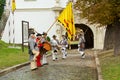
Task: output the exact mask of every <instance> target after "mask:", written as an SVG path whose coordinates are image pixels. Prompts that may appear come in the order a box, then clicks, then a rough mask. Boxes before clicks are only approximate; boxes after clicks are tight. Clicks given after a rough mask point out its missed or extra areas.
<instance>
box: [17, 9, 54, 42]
mask: <svg viewBox="0 0 120 80" xmlns="http://www.w3.org/2000/svg"><path fill="white" fill-rule="evenodd" d="M22 20H24V21H28V22H29V27H30V28H34V29H35V30H36V31H37V32H39V33H43V32H46V31H47V30H48V29H49V27H50V26H51V24H52V23H53V22H54V20H55V14H54V12H53V11H34V12H16V14H15V34H17V35H18V36H17V35H16V36H15V38H16V41H15V43H21V37H22V35H21V34H22V24H21V21H22ZM52 33H53V34H55V27H54V28H52ZM51 35H52V34H51V32H50V31H49V32H48V36H50V37H51Z"/></svg>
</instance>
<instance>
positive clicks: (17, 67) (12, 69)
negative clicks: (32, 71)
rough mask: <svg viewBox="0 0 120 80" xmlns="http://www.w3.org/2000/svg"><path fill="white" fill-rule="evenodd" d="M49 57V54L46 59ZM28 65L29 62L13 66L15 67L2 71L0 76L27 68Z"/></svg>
mask: <svg viewBox="0 0 120 80" xmlns="http://www.w3.org/2000/svg"><path fill="white" fill-rule="evenodd" d="M49 56H51V54H48V55H47V57H49ZM28 64H30V61H28V62H25V63H22V64H18V65H15V66H12V67H9V68H6V69H3V70H1V71H0V76H3V75H5V74H7V73H9V72H12V71H14V70H17V69H19V68H21V67H24V66H27V65H28Z"/></svg>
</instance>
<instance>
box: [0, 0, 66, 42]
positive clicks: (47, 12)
mask: <svg viewBox="0 0 120 80" xmlns="http://www.w3.org/2000/svg"><path fill="white" fill-rule="evenodd" d="M9 1H10V2H11V1H12V0H6V4H7V5H8V4H9ZM15 1H16V10H15V12H14V17H13V14H12V13H11V14H10V16H9V19H8V21H7V24H6V26H5V30H4V33H3V36H2V40H3V41H5V42H7V43H8V42H9V41H10V43H13V40H15V43H18V44H19V43H22V23H21V21H22V20H24V21H28V22H29V26H30V28H34V29H35V30H36V31H37V32H39V33H43V32H46V31H47V30H48V29H49V27H50V26H51V25H52V24H53V22H54V21H55V12H54V11H52V9H51V8H52V7H54V6H55V4H56V3H55V2H56V1H55V0H33V1H26V0H15ZM67 1H68V0H60V6H61V7H65V6H66V2H67ZM10 7H11V6H10V5H8V8H7V9H8V10H9V11H11V8H10ZM13 19H14V25H13ZM9 22H10V25H9ZM56 29H57V26H56V25H54V26H53V27H52V28H51V29H50V31H49V32H48V36H50V37H52V35H53V34H56ZM13 31H14V32H13ZM9 33H10V35H9Z"/></svg>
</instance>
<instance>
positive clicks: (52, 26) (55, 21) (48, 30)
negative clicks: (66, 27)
mask: <svg viewBox="0 0 120 80" xmlns="http://www.w3.org/2000/svg"><path fill="white" fill-rule="evenodd" d="M56 22H57V19H56V20H55V21H54V22H53V24H52V25H51V26H50V28H49V29H48V30H47V32H46V33H48V32H49V31H50V29H51V28H52V27H53V25H54V24H55V23H56Z"/></svg>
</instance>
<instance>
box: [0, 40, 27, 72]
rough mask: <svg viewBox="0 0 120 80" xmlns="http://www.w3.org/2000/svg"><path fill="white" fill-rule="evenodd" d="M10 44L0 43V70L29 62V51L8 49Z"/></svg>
mask: <svg viewBox="0 0 120 80" xmlns="http://www.w3.org/2000/svg"><path fill="white" fill-rule="evenodd" d="M8 46H9V44H6V43H4V42H3V41H0V70H2V69H4V68H7V67H11V66H14V65H17V64H20V63H23V62H27V61H28V60H29V55H28V50H27V48H26V49H25V52H24V53H22V50H21V49H15V48H8Z"/></svg>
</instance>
